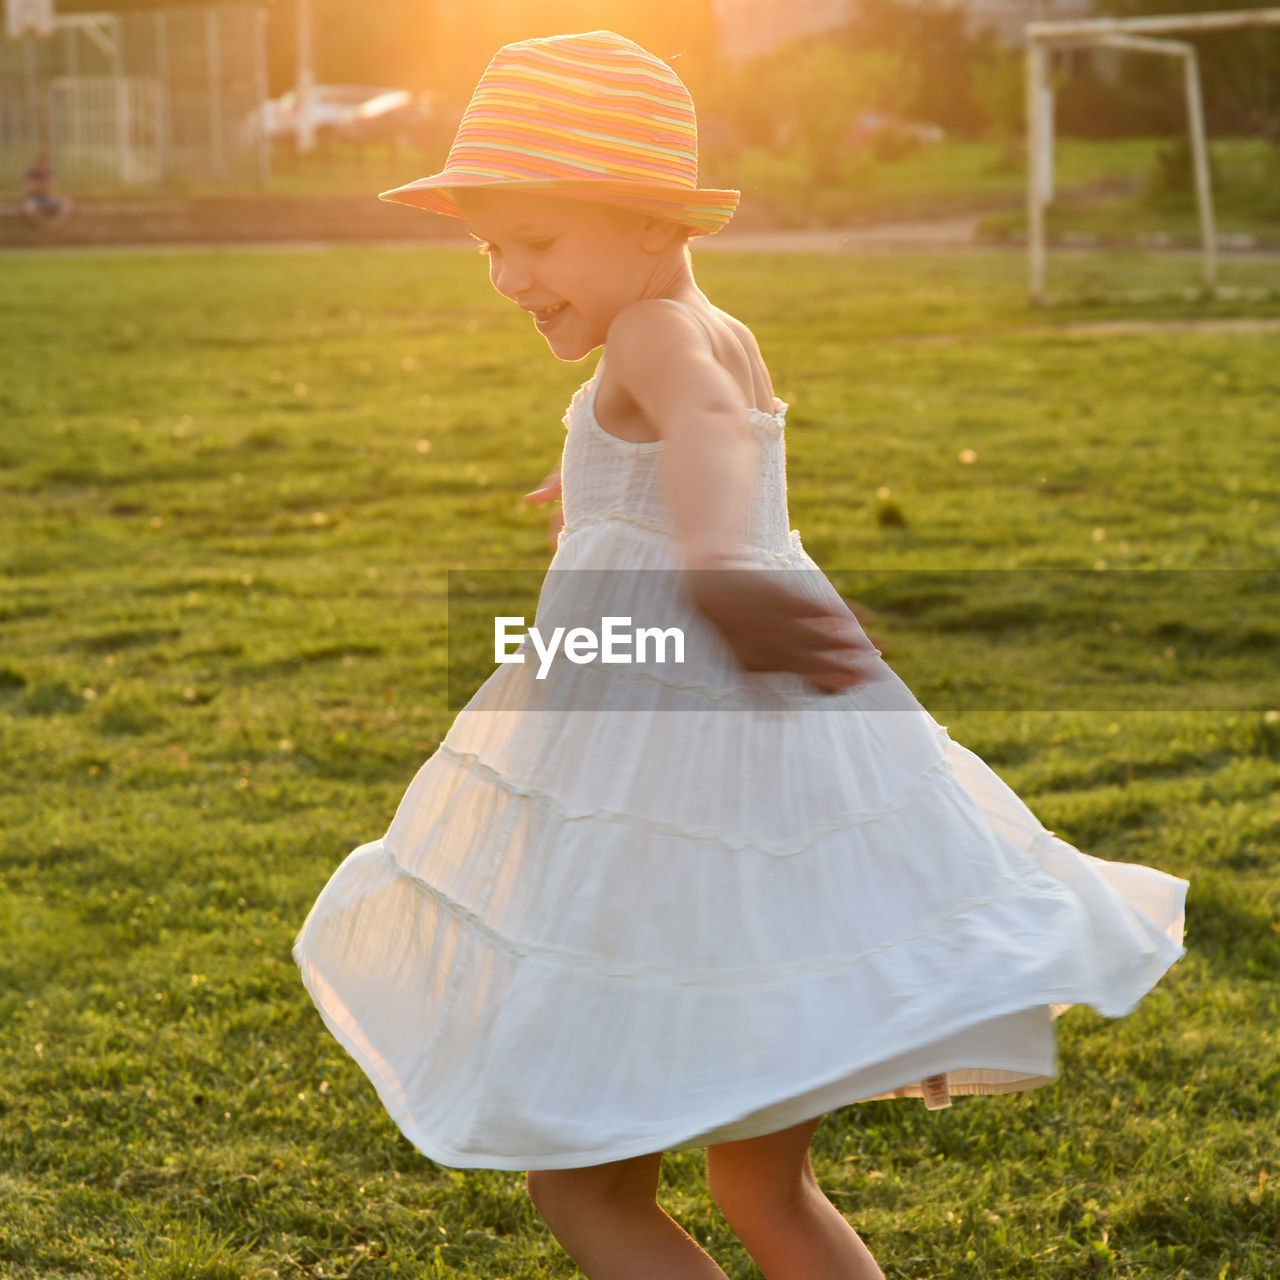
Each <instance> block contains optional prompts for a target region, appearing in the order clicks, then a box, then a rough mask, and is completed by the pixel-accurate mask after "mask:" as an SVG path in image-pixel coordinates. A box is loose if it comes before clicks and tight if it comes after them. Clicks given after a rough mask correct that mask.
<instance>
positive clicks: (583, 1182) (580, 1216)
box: [528, 1151, 725, 1280]
mask: <svg viewBox="0 0 1280 1280" xmlns="http://www.w3.org/2000/svg"><path fill="white" fill-rule="evenodd" d="M661 1168H662V1153H661V1152H660V1151H659V1152H655V1153H654V1154H653V1155H647V1156H635V1157H633V1158H632V1159H630V1160H615V1161H612V1162H611V1163H609V1164H600V1165H592V1166H591V1167H589V1168H586V1169H535V1170H531V1171H530V1173H529V1174H528V1185H529V1195H530V1196H531V1197H532V1199H533V1203H534V1205H535V1206H536V1207H537V1210H538V1212H539V1213H540V1214H541V1215H542V1217H543V1219H544V1220H545V1222H546V1224H547V1226H548V1227H550V1228H551V1231H552V1234H553V1235H554V1236H555V1238H556V1239H557V1240H559V1241H560V1244H561V1245H562V1246H563V1248H564V1251H565V1252H566V1253H567V1254H568V1255H569V1256H570V1257H571V1258H572V1259H573V1260H574V1262H576V1263H577V1264H578V1266H579V1267H581V1268H582V1270H583V1272H584V1274H585V1275H586V1276H587V1277H588V1280H657V1277H662V1278H663V1280H725V1274H724V1272H723V1271H721V1270H720V1268H719V1267H717V1266H716V1264H715V1263H714V1262H713V1261H712V1260H711V1257H710V1255H709V1254H707V1253H706V1252H705V1251H704V1250H703V1249H702V1248H701V1246H700V1245H698V1243H697V1242H696V1241H695V1240H694V1239H693V1237H692V1236H690V1235H688V1234H687V1233H686V1232H685V1231H684V1229H683V1228H682V1227H681V1226H680V1225H679V1224H678V1223H677V1222H676V1221H675V1220H674V1219H673V1218H671V1217H670V1216H669V1215H668V1214H667V1213H666V1212H665V1211H664V1210H663V1209H662V1208H661V1206H659V1204H658V1203H657V1200H656V1199H655V1197H656V1195H657V1191H658V1173H659V1171H660V1170H661Z"/></svg>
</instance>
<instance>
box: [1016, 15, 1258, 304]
mask: <svg viewBox="0 0 1280 1280" xmlns="http://www.w3.org/2000/svg"><path fill="white" fill-rule="evenodd" d="M1268 26H1280V9H1240V10H1227V11H1223V12H1217V13H1179V14H1164V15H1152V16H1148V17H1141V18H1081V19H1076V20H1068V21H1062V22H1029V23H1027V26H1026V28H1025V32H1026V50H1027V55H1026V56H1027V253H1028V269H1029V273H1030V291H1031V302H1032V305H1033V306H1041V305H1043V304H1044V301H1045V266H1046V261H1045V260H1046V249H1045V208H1046V206H1047V204H1048V203H1049V201H1050V200H1051V199H1052V193H1053V90H1052V89H1051V87H1050V85H1049V75H1048V69H1049V53H1050V50H1051V49H1054V48H1068V47H1072V46H1074V47H1085V46H1089V45H1099V46H1102V47H1104V48H1111V49H1127V50H1132V51H1134V52H1137V53H1150V54H1156V55H1160V56H1164V57H1174V58H1178V59H1180V60H1181V61H1182V66H1183V86H1184V91H1185V93H1186V100H1187V128H1188V132H1189V134H1190V141H1191V157H1192V167H1193V171H1194V175H1195V187H1196V207H1197V210H1198V213H1199V220H1200V243H1201V275H1202V278H1203V281H1204V288H1205V290H1206V292H1207V293H1209V294H1210V295H1212V294H1213V293H1214V292H1215V290H1216V289H1217V275H1218V246H1217V233H1216V231H1215V229H1214V220H1213V188H1212V184H1211V181H1210V176H1209V149H1208V142H1207V141H1206V137H1205V128H1204V105H1203V102H1202V99H1201V95H1200V68H1199V63H1198V61H1197V58H1196V49H1195V45H1193V44H1191V43H1190V42H1188V41H1185V40H1169V39H1163V38H1161V37H1165V36H1169V35H1175V34H1179V33H1181V34H1187V33H1195V32H1203V31H1223V30H1231V29H1234V28H1238V27H1268Z"/></svg>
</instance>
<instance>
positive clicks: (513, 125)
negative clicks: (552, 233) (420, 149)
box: [379, 31, 741, 235]
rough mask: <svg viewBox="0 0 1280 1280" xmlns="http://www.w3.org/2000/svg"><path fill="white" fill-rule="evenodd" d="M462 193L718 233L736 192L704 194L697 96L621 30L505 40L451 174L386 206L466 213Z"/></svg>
mask: <svg viewBox="0 0 1280 1280" xmlns="http://www.w3.org/2000/svg"><path fill="white" fill-rule="evenodd" d="M451 187H454V188H456V187H501V188H503V189H510V190H525V191H546V192H552V193H554V194H556V195H562V196H569V197H572V198H574V199H580V200H592V201H595V202H597V203H601V204H610V205H616V206H619V207H622V208H626V209H634V210H637V211H638V212H641V213H647V214H651V215H653V216H655V217H660V218H668V219H670V220H671V221H673V222H678V223H681V224H682V225H684V226H687V227H688V228H689V233H690V235H707V234H708V233H710V232H712V231H719V230H720V228H721V227H723V226H724V225H725V223H726V222H728V221H729V219H730V218H732V217H733V211H734V209H735V208H736V207H737V204H738V197H739V195H740V194H741V193H740V192H737V191H712V190H703V189H700V188H699V187H698V123H697V119H696V117H695V115H694V110H693V99H692V98H691V97H690V96H689V91H688V89H686V88H685V87H684V84H683V83H682V82H681V80H680V77H679V76H677V75H676V73H675V72H674V71H672V69H671V68H670V67H669V66H667V64H666V63H665V62H663V61H662V59H661V58H658V57H655V56H654V55H653V54H651V53H649V52H648V51H647V50H645V49H642V48H641V47H640V46H639V45H638V44H636V43H635V42H634V41H632V40H628V39H626V38H625V37H624V36H620V35H617V34H615V33H614V32H612V31H588V32H585V33H583V34H581V35H566V36H547V37H543V38H541V39H537V40H520V41H517V42H516V43H515V44H508V45H504V46H503V47H502V48H501V49H499V50H498V52H497V53H495V54H494V55H493V59H492V60H491V61H490V63H489V65H488V67H487V68H486V69H485V72H484V75H482V76H481V77H480V83H479V84H478V85H477V86H476V90H475V92H474V93H473V94H472V95H471V101H470V103H468V105H467V109H466V111H465V112H464V113H463V116H462V120H461V123H460V124H459V125H458V132H457V134H456V135H455V137H454V139H453V145H452V146H451V147H450V148H449V157H448V159H447V160H446V161H445V166H444V168H443V169H442V170H441V171H440V172H439V173H433V174H432V175H431V176H430V177H427V178H419V179H417V181H416V182H410V183H407V184H406V185H404V186H403V187H395V188H393V189H392V190H390V191H383V192H381V193H380V194H379V199H381V200H394V201H397V202H398V203H400V204H408V205H415V206H416V207H418V208H420V209H429V210H431V211H432V212H433V213H443V214H447V215H448V216H449V217H451V218H459V217H461V216H462V215H461V213H460V212H459V211H458V207H457V205H455V204H454V202H453V197H452V195H451V194H450V191H449V188H451Z"/></svg>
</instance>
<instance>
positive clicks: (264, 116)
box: [251, 84, 403, 143]
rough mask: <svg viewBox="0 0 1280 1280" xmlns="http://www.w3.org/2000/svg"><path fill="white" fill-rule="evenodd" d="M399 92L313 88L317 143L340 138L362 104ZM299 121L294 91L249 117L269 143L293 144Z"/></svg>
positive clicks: (371, 88) (352, 87)
mask: <svg viewBox="0 0 1280 1280" xmlns="http://www.w3.org/2000/svg"><path fill="white" fill-rule="evenodd" d="M399 92H403V90H397V89H394V88H390V87H388V86H387V85H370V84H318V85H316V86H315V87H314V88H313V89H312V93H311V113H312V117H311V118H312V120H313V121H314V122H315V130H316V140H317V141H318V142H322V143H323V142H325V141H328V140H330V139H333V138H338V137H343V136H344V135H345V130H346V128H347V126H348V125H349V124H350V123H351V121H352V120H353V119H354V117H355V114H356V111H357V110H358V109H359V107H360V106H361V104H363V103H366V102H369V101H371V100H373V99H376V98H379V97H381V96H383V95H385V94H388V93H399ZM298 118H299V102H298V91H297V89H289V90H287V91H286V92H285V93H282V94H281V95H280V96H279V97H278V98H270V99H268V100H267V101H266V102H264V103H263V104H262V112H261V116H260V117H258V116H257V113H254V117H251V119H253V120H254V121H255V124H260V127H261V128H262V129H264V130H265V131H266V135H267V139H268V140H269V141H271V142H289V141H292V140H293V138H294V136H295V134H296V132H297V129H298ZM251 128H253V126H251Z"/></svg>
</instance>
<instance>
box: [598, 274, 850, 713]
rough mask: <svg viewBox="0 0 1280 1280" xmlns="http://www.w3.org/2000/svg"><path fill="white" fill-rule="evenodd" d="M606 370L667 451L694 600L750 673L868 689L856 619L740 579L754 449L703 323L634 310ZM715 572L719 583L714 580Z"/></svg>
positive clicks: (620, 321)
mask: <svg viewBox="0 0 1280 1280" xmlns="http://www.w3.org/2000/svg"><path fill="white" fill-rule="evenodd" d="M607 342H608V351H609V367H610V369H611V371H612V372H613V374H614V377H615V378H616V379H617V381H618V382H619V383H620V384H621V386H622V388H623V389H624V390H625V391H626V392H627V393H628V394H629V395H630V396H631V398H632V399H633V400H634V401H635V402H636V404H637V405H639V406H640V409H641V412H642V413H643V414H644V415H645V417H646V418H648V419H649V422H650V424H651V425H652V426H653V428H654V429H655V430H656V431H657V432H658V433H659V434H660V435H661V436H662V437H663V438H664V439H666V440H667V441H668V442H669V446H670V449H669V453H668V459H669V463H670V467H669V482H670V486H671V494H672V503H673V506H674V508H675V516H676V522H677V525H678V527H679V531H680V536H681V539H682V541H683V544H684V549H685V563H686V566H687V568H688V569H690V570H693V571H695V572H692V573H691V574H690V577H691V594H692V597H693V601H694V604H695V605H696V607H697V608H698V609H699V611H700V612H701V613H702V614H703V615H704V616H705V617H706V618H707V619H708V620H709V621H710V622H711V623H712V624H713V625H714V626H715V627H716V628H717V629H718V630H719V631H720V633H721V634H722V635H723V636H724V638H725V640H726V641H727V642H728V644H729V646H730V647H731V648H732V649H733V651H734V654H735V655H736V657H737V659H738V661H739V662H740V663H741V665H742V666H743V667H744V668H745V669H746V670H748V671H791V672H795V673H797V674H799V675H802V676H804V677H805V678H806V679H808V680H809V681H810V682H811V683H812V684H814V685H816V686H817V687H818V688H819V689H822V690H823V691H825V692H828V693H834V692H837V691H838V690H840V689H844V688H847V687H848V686H849V685H852V684H858V683H861V682H862V681H863V680H865V679H867V678H870V677H869V672H868V671H867V670H866V669H865V668H863V667H862V666H861V663H862V662H864V661H866V660H867V659H869V658H870V656H871V654H872V653H874V652H875V650H874V646H872V645H871V644H870V642H869V641H868V640H867V638H866V636H865V635H864V634H863V633H862V631H861V628H860V627H859V626H858V623H857V620H856V618H855V617H854V615H853V613H852V612H851V611H850V610H849V608H848V607H847V606H846V605H845V604H844V603H843V601H841V600H840V598H839V596H838V595H836V594H835V593H834V591H833V592H832V596H833V598H832V600H831V601H830V602H828V603H824V602H822V601H818V600H813V599H811V598H809V597H807V596H804V595H801V594H800V593H799V592H797V591H793V590H791V589H790V588H789V587H787V586H786V585H784V581H783V580H782V579H781V578H780V576H779V575H777V574H771V573H762V572H760V571H759V570H758V569H754V570H753V569H741V568H739V569H733V568H732V567H731V566H732V565H733V564H734V563H735V561H736V560H737V559H738V555H739V553H740V551H741V550H742V549H743V547H744V546H745V543H746V530H745V525H746V518H747V513H748V509H749V504H750V501H751V486H752V483H753V480H754V476H755V468H756V461H757V448H758V446H757V444H756V439H755V435H754V433H753V432H752V431H751V428H750V426H749V425H748V423H747V408H748V406H747V405H746V404H744V403H743V400H742V394H741V392H740V391H739V390H738V387H737V384H736V383H735V382H734V381H733V378H732V377H731V376H730V375H729V373H728V372H727V370H725V369H724V368H723V367H722V366H721V365H720V364H719V363H718V362H717V361H716V360H715V359H714V358H713V357H712V355H711V353H710V352H709V351H708V350H707V343H706V337H705V335H704V334H703V332H702V330H701V328H700V327H699V325H698V323H697V321H695V320H694V319H693V318H692V317H691V316H688V315H686V314H685V313H684V312H683V311H681V310H680V309H679V308H676V307H673V306H671V305H670V304H669V303H667V302H665V301H664V300H662V299H656V298H655V299H646V300H645V301H643V302H637V303H632V304H631V306H629V307H626V308H624V309H623V310H622V311H620V312H619V313H618V315H617V316H616V317H615V318H614V321H613V324H612V325H610V327H609V333H608V338H607ZM711 570H714V571H715V572H710V571H711Z"/></svg>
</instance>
